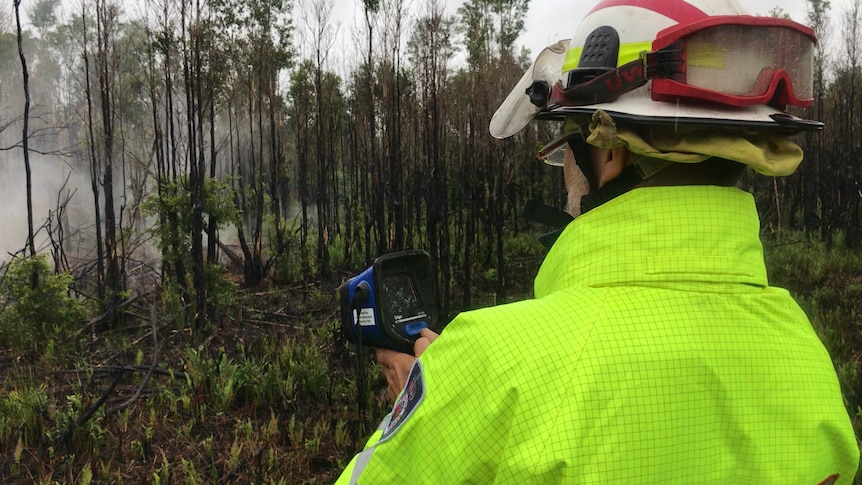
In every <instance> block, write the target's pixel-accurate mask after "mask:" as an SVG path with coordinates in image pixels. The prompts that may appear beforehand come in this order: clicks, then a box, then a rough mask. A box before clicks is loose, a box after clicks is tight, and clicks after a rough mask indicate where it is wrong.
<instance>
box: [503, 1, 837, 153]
mask: <svg viewBox="0 0 862 485" xmlns="http://www.w3.org/2000/svg"><path fill="white" fill-rule="evenodd" d="M815 42H816V36H815V35H814V32H813V31H812V30H811V29H809V28H808V27H805V26H803V25H801V24H798V23H796V22H793V21H790V20H786V19H778V18H772V17H754V16H751V15H748V14H747V13H746V11H745V9H744V8H743V7H742V6H741V5H740V4H739V2H737V1H736V0H601V1H600V2H599V3H598V4H597V5H596V6H595V7H594V8H593V9H592V10H591V11H590V12H589V13H587V15H586V17H584V19H583V20H582V21H581V23H580V24H579V25H578V28H577V29H576V30H575V33H574V35H573V36H572V39H571V42H569V41H560V42H558V43H556V44H554V45H552V46H550V47H548V48H546V49H545V50H544V51H542V52H541V53H540V54H539V56H538V57H537V58H536V61H535V62H534V63H533V65H532V66H531V67H530V69H528V71H527V73H526V74H524V77H523V78H522V79H521V81H520V82H519V83H518V85H517V86H516V87H515V89H514V90H513V91H512V92H511V93H510V94H509V96H508V97H507V98H506V100H505V101H504V102H503V104H502V105H501V106H500V108H499V109H498V110H497V112H496V113H495V114H494V117H493V118H492V119H491V124H490V131H491V134H492V135H493V136H494V137H496V138H506V137H509V136H511V135H514V134H515V133H517V132H519V131H521V130H522V129H523V128H524V127H525V126H526V125H527V124H528V123H529V122H530V121H531V120H532V119H534V118H537V117H538V118H544V119H562V118H564V117H565V116H568V115H590V114H591V113H593V112H595V111H597V110H602V111H605V112H607V113H608V114H609V115H610V116H611V117H612V118H613V119H614V120H618V121H621V122H626V123H632V124H649V125H662V124H672V125H702V126H711V125H712V126H722V127H724V126H730V127H743V128H754V129H772V130H779V131H787V132H798V131H803V130H819V129H821V128H822V126H823V125H822V124H821V123H819V122H816V121H810V120H803V119H800V118H797V117H795V116H791V115H789V114H787V113H786V112H784V108H785V107H786V105H793V106H801V107H806V106H811V105H812V104H813V59H814V44H815Z"/></svg>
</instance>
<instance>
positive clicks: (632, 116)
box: [536, 87, 823, 133]
mask: <svg viewBox="0 0 862 485" xmlns="http://www.w3.org/2000/svg"><path fill="white" fill-rule="evenodd" d="M641 89H647V88H646V87H644V88H641ZM597 110H602V111H605V112H606V113H608V114H609V115H610V116H611V117H612V118H613V119H614V120H616V121H620V122H625V123H630V124H635V125H662V126H668V125H686V126H716V127H737V128H749V129H756V130H775V131H784V132H790V133H798V132H800V131H818V130H821V129H823V123H821V122H819V121H813V120H806V119H803V118H798V117H796V116H793V115H790V114H788V113H787V112H785V111H781V110H778V109H775V108H773V107H771V106H768V105H757V106H746V107H731V106H721V105H706V104H704V105H692V104H682V105H681V104H678V103H667V102H659V101H653V100H652V99H650V97H649V95H647V96H643V95H640V96H638V95H636V94H635V93H631V94H630V95H625V96H622V97H620V98H619V99H617V100H615V101H614V102H612V103H604V104H595V105H589V106H551V107H549V108H548V109H545V110H542V111H540V112H539V113H537V115H536V118H537V119H545V120H556V119H563V118H565V117H566V116H572V115H587V116H591V115H592V113H594V112H595V111H597Z"/></svg>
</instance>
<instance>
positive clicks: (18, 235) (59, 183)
mask: <svg viewBox="0 0 862 485" xmlns="http://www.w3.org/2000/svg"><path fill="white" fill-rule="evenodd" d="M4 138H6V137H4ZM30 168H31V177H32V204H33V226H34V231H38V233H37V234H36V235H35V238H34V242H35V246H36V249H37V251H39V252H40V253H43V252H49V251H50V249H51V245H50V240H49V233H48V229H47V228H45V227H42V226H43V225H46V222H47V221H48V219H49V217H50V218H52V219H53V222H52V225H53V227H52V229H51V230H53V231H54V233H55V236H54V237H55V238H56V237H57V235H56V232H57V224H58V222H59V223H62V224H63V226H64V228H63V230H64V233H65V234H64V236H65V237H66V248H67V250H72V251H74V252H76V253H79V252H84V253H87V252H89V251H90V250H91V248H92V245H93V244H92V240H93V235H91V234H88V233H89V232H93V233H94V228H93V225H94V220H95V216H94V215H93V202H92V192H91V191H90V189H89V187H90V182H89V174H82V173H81V171H80V170H76V169H74V168H73V167H72V166H70V165H68V164H67V163H65V162H64V161H63V160H62V159H61V158H60V157H59V156H43V155H39V154H34V153H31V154H30ZM0 194H2V195H0V201H2V205H3V208H2V210H0V261H2V260H8V259H9V258H10V255H11V254H16V253H19V252H21V251H22V250H23V249H24V248H25V247H26V244H27V225H28V222H27V185H26V172H25V168H24V156H23V153H22V150H21V149H20V148H16V149H13V150H9V151H4V152H0ZM67 199H68V202H67ZM63 204H65V210H64V214H63V215H64V217H63V219H62V220H60V221H58V220H57V213H58V205H63ZM40 228H41V229H40Z"/></svg>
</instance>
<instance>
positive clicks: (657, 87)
mask: <svg viewBox="0 0 862 485" xmlns="http://www.w3.org/2000/svg"><path fill="white" fill-rule="evenodd" d="M815 43H816V36H815V35H814V31H812V30H811V29H809V28H808V27H805V26H803V25H801V24H798V23H796V22H793V21H790V20H786V19H778V18H767V17H750V16H716V17H710V18H707V19H704V20H702V21H699V22H695V23H692V24H688V25H685V26H682V27H680V26H674V27H670V28H668V29H665V30H663V31H661V32H659V34H658V36H657V37H656V39H655V40H654V41H653V43H652V51H651V52H642V53H641V54H640V55H639V58H638V59H636V60H633V61H631V62H628V63H626V64H623V65H622V66H620V67H618V68H616V69H613V70H610V71H608V72H606V73H604V74H600V75H598V76H596V77H594V78H592V79H588V80H587V81H586V82H579V83H577V81H576V80H581V78H580V77H579V76H577V73H576V71H577V69H574V70H572V71H570V77H569V81H570V82H569V86H568V87H564V86H563V84H562V82H558V83H557V84H556V86H554V87H553V89H552V91H551V95H550V100H549V101H550V104H551V105H560V106H583V105H591V104H598V103H605V102H610V101H613V100H615V99H617V98H618V97H619V96H621V95H622V94H625V93H627V92H630V91H633V90H635V89H637V88H639V87H641V86H643V85H645V84H646V83H647V82H648V81H650V80H652V81H653V82H652V89H651V95H652V99H653V100H656V101H678V100H688V101H695V102H697V101H703V102H713V103H720V104H724V105H729V106H754V105H761V104H771V105H773V106H776V107H778V108H780V109H783V108H784V107H785V106H786V105H788V104H789V105H793V106H800V107H807V106H811V105H812V104H813V101H814V99H813V98H814V96H813V86H814V82H813V79H814V76H813V71H814V45H815Z"/></svg>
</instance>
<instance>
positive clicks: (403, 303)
mask: <svg viewBox="0 0 862 485" xmlns="http://www.w3.org/2000/svg"><path fill="white" fill-rule="evenodd" d="M383 289H384V291H385V293H386V294H387V295H388V296H389V308H390V310H391V311H392V317H393V318H394V319H395V322H396V323H401V322H403V321H406V320H412V319H414V318H422V317H427V314H426V313H425V310H424V309H423V308H422V305H421V303H420V302H419V296H418V295H417V294H416V285H415V283H414V281H413V278H412V276H411V274H410V273H396V274H388V275H385V276H384V277H383Z"/></svg>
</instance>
